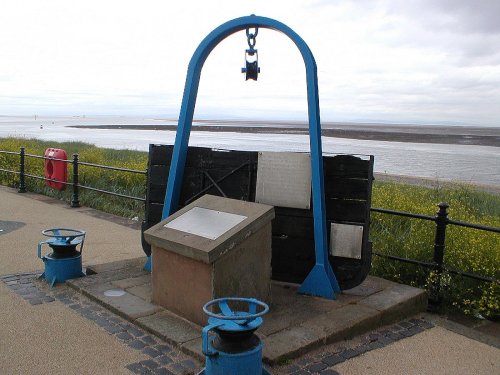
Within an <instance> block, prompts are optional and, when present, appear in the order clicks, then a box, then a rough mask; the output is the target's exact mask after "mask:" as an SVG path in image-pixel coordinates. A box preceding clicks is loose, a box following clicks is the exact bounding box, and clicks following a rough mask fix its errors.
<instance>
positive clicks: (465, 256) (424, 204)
mask: <svg viewBox="0 0 500 375" xmlns="http://www.w3.org/2000/svg"><path fill="white" fill-rule="evenodd" d="M21 146H23V147H25V148H26V153H28V154H34V155H43V153H44V151H45V149H46V148H48V147H53V148H62V149H64V150H66V152H68V156H69V157H70V158H71V154H72V153H78V154H79V159H80V161H82V162H87V163H95V164H102V165H110V166H116V167H122V168H128V169H135V170H146V164H147V153H145V152H138V151H127V150H112V149H102V148H97V147H96V146H93V145H90V144H85V143H79V142H70V143H57V142H52V141H51V142H44V141H39V140H31V139H15V138H4V139H0V150H6V151H15V152H18V151H19V148H20V147H21ZM0 168H2V169H10V170H18V168H19V157H17V156H16V155H6V154H1V153H0ZM26 173H29V174H32V175H38V176H42V175H43V160H42V159H33V158H26ZM79 174H80V184H82V185H87V186H90V187H94V188H98V189H103V190H109V191H114V192H117V193H120V194H125V195H130V196H136V197H144V195H145V176H144V175H141V174H136V173H124V172H117V171H111V170H104V169H101V168H94V167H90V166H80V169H79ZM68 176H71V167H69V169H68ZM17 183H18V176H17V175H13V174H7V173H3V172H0V184H3V185H8V186H12V187H16V186H17ZM26 183H27V186H28V190H29V191H33V192H37V193H41V194H46V195H50V196H53V197H56V198H59V199H63V200H66V201H68V202H69V201H70V199H71V188H68V189H67V190H66V191H64V192H59V191H55V190H52V189H49V188H47V187H45V184H44V182H43V181H41V180H35V179H32V178H27V179H26ZM442 201H445V202H448V203H449V205H450V208H449V218H450V219H453V220H458V221H464V222H470V223H475V224H482V225H486V226H490V227H496V228H498V227H500V197H499V196H496V195H492V194H488V193H483V192H478V191H474V189H473V188H471V187H470V186H457V187H453V188H424V187H420V186H411V185H405V184H399V183H389V182H379V181H376V183H375V184H374V188H373V197H372V206H373V207H380V208H387V209H393V210H398V211H405V212H411V213H415V214H423V215H429V216H433V215H434V214H435V213H436V211H437V209H438V207H437V203H438V202H442ZM80 202H81V204H82V205H84V206H88V207H93V208H96V209H99V210H102V211H106V212H111V213H114V214H117V215H121V216H125V217H138V218H139V219H141V218H142V217H143V216H144V214H143V212H144V206H143V203H142V202H140V201H135V200H131V199H124V198H118V197H113V196H110V195H107V194H102V193H96V192H91V191H88V190H85V189H81V191H80ZM434 236H435V224H434V223H433V222H429V221H423V220H419V219H412V218H404V217H399V216H394V215H387V214H382V213H375V212H374V213H372V225H371V231H370V237H371V239H372V241H373V248H374V249H375V251H376V252H378V253H382V254H390V255H396V256H401V257H407V258H411V259H418V260H423V261H428V262H431V261H432V256H433V244H434ZM445 264H446V266H447V267H449V268H455V269H458V270H463V271H465V272H472V273H477V274H479V275H482V276H487V277H493V278H496V279H499V278H500V235H499V234H496V233H491V232H485V231H480V230H474V229H469V228H463V227H458V226H454V225H449V226H448V229H447V236H446V250H445ZM372 274H374V275H378V276H381V277H384V278H387V279H391V280H394V281H398V282H402V283H406V284H410V285H414V286H418V287H427V288H429V287H430V285H431V281H432V279H433V278H434V277H435V275H434V274H432V273H429V270H428V269H426V268H421V267H418V266H415V265H410V264H405V263H401V262H396V261H392V260H387V259H383V258H380V257H377V256H374V257H373V270H372ZM441 291H442V294H443V297H444V301H445V302H446V303H447V307H448V308H452V309H458V310H460V311H463V312H465V313H467V314H472V315H476V314H482V315H483V316H486V317H491V318H493V317H498V315H499V312H500V285H499V284H498V283H483V282H478V281H475V280H471V279H468V278H463V277H458V276H455V275H452V274H449V273H446V272H445V273H444V275H443V277H442V279H441Z"/></svg>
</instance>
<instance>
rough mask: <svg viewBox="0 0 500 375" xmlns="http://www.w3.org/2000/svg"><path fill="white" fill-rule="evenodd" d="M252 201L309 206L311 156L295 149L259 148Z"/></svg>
mask: <svg viewBox="0 0 500 375" xmlns="http://www.w3.org/2000/svg"><path fill="white" fill-rule="evenodd" d="M255 202H258V203H264V204H269V205H272V206H278V207H291V208H301V209H309V208H310V204H311V156H310V155H309V154H305V153H294V152H259V156H258V165H257V186H256V191H255Z"/></svg>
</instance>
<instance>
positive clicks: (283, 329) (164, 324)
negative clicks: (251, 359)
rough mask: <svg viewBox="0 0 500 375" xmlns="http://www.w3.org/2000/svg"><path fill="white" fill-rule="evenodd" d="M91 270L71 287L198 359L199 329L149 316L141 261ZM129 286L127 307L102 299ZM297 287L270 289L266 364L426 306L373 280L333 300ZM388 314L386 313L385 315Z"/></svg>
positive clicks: (412, 293)
mask: <svg viewBox="0 0 500 375" xmlns="http://www.w3.org/2000/svg"><path fill="white" fill-rule="evenodd" d="M93 270H95V271H99V270H101V271H103V272H102V273H101V274H99V273H97V274H95V275H91V276H87V277H86V278H88V279H89V280H88V281H84V280H81V279H80V280H75V281H70V282H69V284H70V285H73V286H74V287H76V288H77V289H80V290H81V292H83V293H85V294H88V295H89V296H91V297H92V298H94V299H96V300H99V301H102V303H103V304H104V305H106V306H108V307H109V308H110V309H112V310H113V311H116V312H117V313H118V314H120V315H122V316H126V317H127V319H128V320H130V321H134V323H135V324H137V325H139V326H140V327H142V328H144V329H146V330H148V331H149V332H152V333H153V334H155V335H157V336H158V337H160V338H162V339H163V340H166V341H167V342H170V343H172V344H173V345H175V346H177V347H182V350H184V351H185V352H186V353H189V354H190V355H193V356H199V355H200V353H201V347H198V344H197V343H196V342H195V341H193V340H196V339H199V338H200V337H201V328H202V327H200V326H197V325H195V324H193V323H191V322H188V321H186V320H184V319H183V318H181V317H179V316H177V315H175V314H173V313H171V312H169V311H167V310H165V309H163V308H160V307H158V306H156V307H157V310H156V311H155V313H151V311H154V310H153V308H152V306H155V305H152V304H150V301H151V292H150V290H151V289H150V287H151V285H150V283H147V280H148V275H147V274H145V272H144V271H143V270H142V263H141V262H139V261H138V260H129V261H126V262H114V263H113V264H110V265H102V266H100V267H94V268H93ZM127 276H129V277H127ZM145 281H146V283H144V282H145ZM136 284H141V285H136ZM128 285H135V286H132V287H130V288H127V289H126V291H127V292H128V293H127V297H126V300H127V301H129V304H121V303H119V300H116V299H110V298H109V297H106V298H105V297H104V295H103V292H104V290H107V289H111V288H112V287H118V286H122V287H123V286H128ZM297 287H298V286H297V285H294V284H288V283H273V285H272V294H273V303H272V304H271V307H270V308H271V309H270V313H269V314H268V315H267V316H266V317H265V319H264V324H263V326H262V327H261V328H260V329H259V332H258V334H259V336H260V337H261V338H262V341H263V344H264V347H265V348H267V349H264V360H265V361H266V362H267V363H277V362H279V361H281V360H284V359H289V358H295V357H297V356H300V355H302V354H304V353H306V352H307V351H309V350H311V349H314V348H316V347H318V346H321V345H323V344H326V343H330V342H333V341H335V340H343V339H345V338H346V337H352V336H354V335H356V334H359V333H361V332H365V331H367V330H370V329H373V328H374V327H377V326H378V325H380V324H382V322H383V321H384V322H385V321H386V320H390V319H401V318H404V317H405V316H407V315H405V314H410V315H412V314H414V313H416V312H418V311H421V309H422V308H423V307H425V304H422V303H420V302H422V301H423V302H425V301H426V300H425V293H424V292H423V291H421V290H419V289H416V288H412V287H406V286H400V285H398V284H396V283H393V282H390V281H387V280H383V279H379V278H372V277H368V278H367V280H366V281H365V283H363V284H362V285H361V286H360V287H358V288H357V290H354V291H351V293H349V292H346V293H341V294H339V295H338V298H337V299H336V300H326V299H322V298H317V297H312V296H305V295H300V294H298V293H297ZM405 293H407V294H405ZM406 295H408V297H406ZM422 296H423V297H422ZM119 298H121V297H119ZM138 300H142V302H143V304H140V303H139V302H138ZM407 300H408V301H409V304H410V307H408V306H407V305H406V303H407ZM416 301H417V302H419V303H417V302H416ZM120 309H121V310H120ZM386 311H389V312H390V314H387V315H384V313H385V312H386Z"/></svg>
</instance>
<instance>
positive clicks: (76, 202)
mask: <svg viewBox="0 0 500 375" xmlns="http://www.w3.org/2000/svg"><path fill="white" fill-rule="evenodd" d="M0 153H2V154H8V155H19V171H14V170H8V169H3V168H0V172H6V173H13V174H18V175H19V189H18V191H19V193H25V192H26V177H29V178H33V179H37V180H43V181H52V182H57V183H60V184H64V185H67V186H71V187H72V189H73V192H72V195H71V201H70V205H71V207H80V196H79V191H80V189H86V190H90V191H95V192H98V193H103V194H108V195H113V196H115V197H121V198H126V199H133V200H137V201H141V202H145V201H146V199H145V198H144V197H134V196H131V195H126V194H120V193H116V192H113V191H109V190H104V189H99V188H97V187H93V186H87V185H81V184H80V183H79V172H78V167H79V166H80V165H84V166H87V167H95V168H101V169H108V170H113V171H119V172H127V173H138V174H143V175H146V174H147V172H146V171H140V170H136V169H127V168H119V167H112V166H109V165H101V164H93V163H86V162H81V161H79V158H78V154H73V158H72V160H66V159H58V158H53V157H48V156H40V155H31V154H27V153H26V152H25V149H24V147H21V149H20V151H19V152H13V151H0ZM26 158H34V159H43V160H51V161H57V162H63V163H67V164H71V166H72V172H73V173H72V181H71V182H68V181H61V180H56V179H51V178H47V177H45V176H37V175H33V174H29V173H26V170H25V164H26Z"/></svg>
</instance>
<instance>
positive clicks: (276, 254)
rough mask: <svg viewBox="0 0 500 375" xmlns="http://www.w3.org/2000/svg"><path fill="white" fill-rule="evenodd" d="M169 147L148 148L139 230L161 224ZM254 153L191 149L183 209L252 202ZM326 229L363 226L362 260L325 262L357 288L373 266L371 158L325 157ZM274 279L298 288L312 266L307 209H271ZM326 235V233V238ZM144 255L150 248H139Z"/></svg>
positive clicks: (311, 235) (310, 221) (310, 217)
mask: <svg viewBox="0 0 500 375" xmlns="http://www.w3.org/2000/svg"><path fill="white" fill-rule="evenodd" d="M172 150H173V146H162V145H150V157H149V164H148V188H147V197H146V220H145V224H144V228H143V230H145V229H147V228H149V227H151V226H152V225H154V224H156V223H157V222H159V221H160V220H161V214H162V210H163V200H164V196H165V189H166V183H167V179H168V168H169V165H170V160H171V155H172ZM257 157H258V155H257V152H247V151H222V150H213V149H208V148H201V147H190V148H189V150H188V155H187V159H186V166H185V170H184V178H183V184H182V190H181V205H180V206H181V207H182V206H184V205H186V204H189V203H190V202H191V201H193V200H195V199H197V198H199V197H201V196H202V195H204V194H213V195H225V196H227V197H229V198H233V199H239V200H247V201H254V199H255V186H256V173H255V172H256V166H257ZM323 163H324V181H325V199H326V216H327V227H328V228H329V227H330V224H331V223H332V222H337V223H351V224H357V225H362V226H363V227H364V232H363V247H362V252H361V260H358V259H349V258H341V257H332V256H330V257H329V260H330V263H331V264H332V267H333V270H334V272H335V274H336V276H337V279H338V281H339V283H340V286H341V288H342V289H348V288H352V287H354V286H356V285H359V284H360V283H361V282H362V281H363V280H364V279H365V277H366V276H367V274H368V272H369V270H370V266H371V242H370V241H369V223H370V205H371V192H372V180H373V156H371V157H370V158H369V159H362V158H359V157H356V156H352V155H336V156H325V157H324V158H323ZM275 214H276V218H275V219H274V221H273V240H272V252H273V253H272V272H273V279H275V280H281V281H288V282H296V283H301V282H302V281H303V280H304V278H305V277H306V276H307V274H308V273H309V271H310V269H311V268H312V267H313V266H314V225H313V214H312V209H311V210H303V209H295V208H287V207H275ZM329 232H330V231H329V230H328V233H329ZM143 248H144V251H145V252H146V253H148V250H149V251H150V249H148V245H147V244H145V245H144V244H143Z"/></svg>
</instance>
